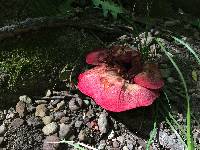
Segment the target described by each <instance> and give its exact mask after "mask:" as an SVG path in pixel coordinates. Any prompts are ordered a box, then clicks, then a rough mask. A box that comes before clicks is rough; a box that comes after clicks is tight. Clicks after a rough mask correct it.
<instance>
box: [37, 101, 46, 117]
mask: <svg viewBox="0 0 200 150" xmlns="http://www.w3.org/2000/svg"><path fill="white" fill-rule="evenodd" d="M46 112H47V108H46V105H45V104H40V105H38V106H37V107H36V111H35V116H39V117H44V116H45V115H46Z"/></svg>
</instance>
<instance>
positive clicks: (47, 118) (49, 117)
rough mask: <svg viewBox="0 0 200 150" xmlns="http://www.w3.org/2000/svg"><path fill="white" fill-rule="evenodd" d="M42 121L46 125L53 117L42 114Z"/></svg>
mask: <svg viewBox="0 0 200 150" xmlns="http://www.w3.org/2000/svg"><path fill="white" fill-rule="evenodd" d="M42 121H43V123H44V124H45V125H47V124H49V123H51V122H52V121H53V117H52V116H44V117H43V118H42Z"/></svg>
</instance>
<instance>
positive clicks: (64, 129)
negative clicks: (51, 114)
mask: <svg viewBox="0 0 200 150" xmlns="http://www.w3.org/2000/svg"><path fill="white" fill-rule="evenodd" d="M71 133H72V127H71V125H69V124H64V123H61V124H60V130H59V137H60V138H61V139H63V138H68V137H69V136H70V135H71Z"/></svg>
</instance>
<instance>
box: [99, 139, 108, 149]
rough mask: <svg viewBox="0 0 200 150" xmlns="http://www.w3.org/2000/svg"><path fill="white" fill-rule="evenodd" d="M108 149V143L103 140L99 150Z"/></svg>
mask: <svg viewBox="0 0 200 150" xmlns="http://www.w3.org/2000/svg"><path fill="white" fill-rule="evenodd" d="M105 147H106V141H105V140H101V141H100V144H99V146H98V150H104V149H105Z"/></svg>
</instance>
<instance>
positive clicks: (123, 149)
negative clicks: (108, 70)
mask: <svg viewBox="0 0 200 150" xmlns="http://www.w3.org/2000/svg"><path fill="white" fill-rule="evenodd" d="M122 150H130V149H129V148H128V147H127V146H124V147H123V148H122Z"/></svg>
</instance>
